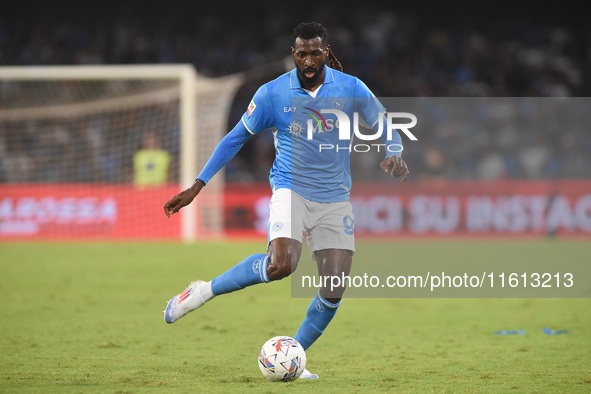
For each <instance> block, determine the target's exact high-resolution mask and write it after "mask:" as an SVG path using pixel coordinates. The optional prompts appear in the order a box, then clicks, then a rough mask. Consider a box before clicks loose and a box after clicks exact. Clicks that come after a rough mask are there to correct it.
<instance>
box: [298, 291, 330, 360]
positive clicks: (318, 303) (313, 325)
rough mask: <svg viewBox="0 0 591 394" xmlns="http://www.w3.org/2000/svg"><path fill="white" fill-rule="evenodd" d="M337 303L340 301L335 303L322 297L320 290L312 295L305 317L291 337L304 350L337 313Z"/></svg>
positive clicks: (314, 340)
mask: <svg viewBox="0 0 591 394" xmlns="http://www.w3.org/2000/svg"><path fill="white" fill-rule="evenodd" d="M339 305H341V302H340V301H339V302H338V303H336V304H333V303H332V302H328V301H326V300H325V299H324V298H322V296H321V295H320V292H319V293H318V294H317V295H316V297H314V299H313V300H312V302H311V303H310V306H309V307H308V311H307V312H306V318H305V319H304V321H303V322H302V324H301V325H300V328H298V332H297V333H296V334H295V336H294V337H293V338H294V339H295V340H297V341H298V342H299V343H300V344H301V345H302V346H303V348H304V350H307V349H308V348H309V347H310V346H312V344H313V343H314V342H316V340H317V339H318V338H319V337H320V335H322V332H323V331H324V329H325V328H326V326H328V323H330V321H331V320H332V318H333V317H334V315H335V314H336V313H337V309H338V308H339Z"/></svg>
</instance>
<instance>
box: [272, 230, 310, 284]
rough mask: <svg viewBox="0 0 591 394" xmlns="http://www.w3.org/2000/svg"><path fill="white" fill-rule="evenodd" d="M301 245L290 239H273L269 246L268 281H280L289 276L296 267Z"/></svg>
mask: <svg viewBox="0 0 591 394" xmlns="http://www.w3.org/2000/svg"><path fill="white" fill-rule="evenodd" d="M301 253H302V243H301V242H299V241H296V240H294V239H291V238H275V239H273V240H272V241H271V243H270V244H269V263H268V265H267V276H268V277H269V280H272V281H274V280H281V279H283V278H287V277H288V276H289V275H291V274H292V273H293V272H294V271H295V270H296V268H297V266H298V261H299V260H300V255H301Z"/></svg>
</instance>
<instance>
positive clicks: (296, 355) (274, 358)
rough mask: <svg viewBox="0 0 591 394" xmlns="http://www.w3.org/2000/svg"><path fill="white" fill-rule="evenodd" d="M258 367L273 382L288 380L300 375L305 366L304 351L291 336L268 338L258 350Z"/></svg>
mask: <svg viewBox="0 0 591 394" xmlns="http://www.w3.org/2000/svg"><path fill="white" fill-rule="evenodd" d="M259 368H260V369H261V372H262V373H263V376H264V377H266V378H267V379H269V380H272V381H273V382H279V381H283V382H289V381H290V380H294V379H297V378H299V377H300V375H301V374H302V372H304V369H305V368H306V352H305V351H304V348H303V347H302V345H300V343H299V342H298V341H296V340H295V339H293V338H291V337H286V336H278V337H273V338H271V339H269V340H268V341H267V342H265V344H264V345H263V347H262V348H261V351H260V352H259Z"/></svg>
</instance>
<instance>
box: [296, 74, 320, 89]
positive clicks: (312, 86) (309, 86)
mask: <svg viewBox="0 0 591 394" xmlns="http://www.w3.org/2000/svg"><path fill="white" fill-rule="evenodd" d="M298 78H299V76H298ZM323 83H324V69H322V71H321V72H320V74H319V75H318V78H316V82H314V83H313V84H308V83H305V82H304V81H302V79H301V78H300V85H302V88H304V89H306V90H309V91H310V92H313V91H315V90H316V89H318V88H319V87H320V86H322V84H323Z"/></svg>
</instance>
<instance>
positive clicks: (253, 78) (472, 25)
mask: <svg viewBox="0 0 591 394" xmlns="http://www.w3.org/2000/svg"><path fill="white" fill-rule="evenodd" d="M19 4H20V3H19ZM22 4H29V3H22ZM30 5H32V6H31V7H29V6H23V5H17V4H12V5H10V6H9V7H8V12H3V14H2V16H0V64H2V65H23V66H27V65H29V66H30V65H77V64H78V65H85V64H163V63H166V64H170V63H173V64H174V63H188V64H192V65H194V66H195V68H196V69H197V71H198V72H199V73H201V74H203V75H206V76H209V77H220V76H224V75H229V74H236V73H241V72H247V71H248V70H252V69H253V68H256V67H260V66H261V65H265V64H269V63H271V62H273V61H277V60H280V59H283V58H284V57H285V56H286V54H288V53H289V34H290V32H291V29H292V27H293V26H294V25H295V24H297V23H298V22H299V21H302V20H309V19H315V20H319V21H322V22H323V23H324V24H325V25H326V26H327V27H328V29H329V32H330V34H331V37H330V40H331V44H332V48H333V50H334V52H335V54H336V55H337V57H338V58H339V59H340V61H341V62H342V64H343V65H344V66H345V69H346V71H347V72H349V73H351V74H353V75H356V76H358V77H360V78H361V79H362V80H363V81H365V82H366V84H367V85H368V86H369V87H370V88H371V89H372V90H373V91H374V92H375V93H376V95H377V96H380V97H398V96H402V97H417V96H430V97H586V96H588V95H589V93H590V91H591V82H590V81H591V77H590V71H589V70H590V69H591V68H590V67H589V66H590V62H591V49H590V48H591V43H590V40H591V38H590V37H591V36H590V34H589V28H588V26H587V25H585V23H584V21H583V18H582V16H581V15H582V13H580V12H577V11H578V10H577V9H576V7H574V3H573V6H569V4H567V5H562V6H560V7H559V6H557V5H556V4H554V3H552V2H542V3H539V4H538V6H536V7H535V10H533V9H532V8H531V7H528V6H526V5H525V4H519V3H518V4H514V3H509V2H507V3H503V2H500V3H499V2H495V3H494V4H492V3H487V4H483V5H480V6H479V7H471V6H470V3H469V2H462V1H458V2H451V3H450V4H446V5H443V4H439V3H437V2H429V1H422V2H413V3H412V5H411V4H405V5H396V6H395V5H388V6H383V5H382V4H380V3H379V2H371V1H370V2H364V3H363V4H358V3H354V2H338V3H318V4H317V3H311V2H302V3H298V4H297V5H296V4H294V5H291V4H290V5H286V4H283V5H278V4H276V3H273V2H256V3H252V4H251V3H238V2H237V3H235V4H233V5H232V7H231V8H232V10H233V11H232V12H221V11H220V10H219V9H218V8H217V6H216V5H213V4H202V3H199V4H189V3H186V4H184V5H183V6H182V7H181V6H175V7H162V5H161V4H160V3H157V2H142V3H141V5H140V4H139V3H135V2H121V3H118V2H101V3H100V4H92V5H82V4H79V3H76V2H69V1H66V2H60V5H59V6H54V5H53V4H50V3H46V2H33V3H30ZM278 74H279V72H277V73H276V75H278ZM272 77H273V75H271V76H270V75H268V74H267V75H264V76H263V77H257V75H256V74H249V78H248V79H247V81H246V83H244V84H243V85H242V86H241V87H240V89H239V90H238V92H237V94H236V96H235V99H234V101H233V104H232V109H231V111H230V116H229V119H228V125H227V130H230V129H231V127H233V125H234V124H235V123H236V122H237V121H238V120H239V118H240V116H241V114H242V113H243V112H244V108H246V106H247V104H248V102H249V100H250V98H251V97H252V95H253V93H254V91H255V90H256V88H257V87H258V86H260V85H261V84H262V83H264V82H266V81H267V80H269V79H271V78H272ZM4 92H5V96H6V97H5V99H4V100H5V101H4V104H3V105H8V106H10V105H11V104H10V96H7V94H8V93H7V92H8V89H4ZM158 116H160V115H159V114H158V113H154V114H153V116H152V117H150V116H148V117H145V118H143V119H140V120H138V122H139V124H135V125H134V128H135V129H137V130H139V132H138V133H137V134H136V137H133V138H132V137H129V138H128V140H127V145H128V146H127V147H126V149H125V150H124V151H122V152H119V156H118V157H117V160H114V159H112V157H110V156H109V155H106V154H103V153H101V152H93V149H95V150H96V149H97V148H96V146H97V142H96V141H94V140H93V139H96V138H97V137H96V135H95V136H94V137H93V136H92V135H91V134H92V133H90V132H85V131H84V130H66V132H65V133H63V132H62V134H59V132H58V131H55V135H53V136H52V138H48V139H53V141H54V142H52V143H49V144H48V145H47V146H43V143H39V139H38V138H37V137H36V135H38V134H36V130H25V132H23V133H18V132H17V133H15V132H13V131H10V130H9V129H8V128H6V127H0V152H1V153H2V154H1V156H0V157H1V159H0V181H1V182H2V183H4V184H5V185H6V186H7V185H10V184H26V185H31V184H33V185H34V184H39V183H41V184H44V183H48V182H54V184H55V183H57V184H59V183H63V182H70V183H71V182H77V183H88V182H90V183H104V182H108V183H113V184H130V183H131V182H132V181H133V170H132V155H133V152H134V151H136V150H138V149H140V147H141V143H142V140H141V138H140V137H141V135H142V133H143V132H142V127H145V126H146V125H147V124H148V123H150V122H157V121H158ZM142 122H144V123H143V124H142ZM118 132H122V133H123V132H126V131H125V130H121V131H118ZM174 132H176V131H173V133H174ZM48 139H46V140H48ZM40 145H41V148H40ZM64 145H69V146H72V147H75V148H74V149H73V150H74V151H76V152H77V153H72V154H71V155H69V156H63V157H67V159H66V160H67V161H68V162H69V167H68V169H70V170H69V171H61V172H60V171H57V172H54V173H50V174H49V175H48V170H47V167H49V166H48V164H47V161H46V160H45V159H44V156H45V155H48V154H50V155H54V156H55V158H56V160H62V161H63V159H60V154H62V153H60V152H62V150H65V149H66V148H65V147H64ZM164 145H165V146H164V148H165V149H167V150H168V151H169V152H170V153H171V154H172V157H173V160H172V162H173V164H172V173H171V177H170V182H171V183H175V181H176V180H178V176H179V175H178V165H177V164H176V163H177V162H178V155H179V150H180V148H179V144H178V139H177V140H175V139H170V140H167V141H164ZM405 148H406V150H405V153H404V158H405V160H406V161H407V163H408V165H409V167H410V168H411V172H412V176H411V178H410V180H409V184H410V186H408V187H407V189H397V192H398V193H402V194H403V195H404V194H405V193H407V194H409V195H410V194H413V193H414V194H417V193H418V194H421V193H427V194H430V193H431V192H430V191H429V190H431V189H430V187H429V184H431V183H432V182H433V181H434V180H435V181H445V180H469V181H476V182H475V183H473V184H470V183H468V184H464V188H465V189H473V190H476V191H479V190H481V189H483V191H482V192H481V193H483V194H486V193H487V190H490V189H491V188H490V185H491V183H489V182H495V181H496V182H501V183H502V186H501V189H505V190H511V188H512V186H511V185H517V184H519V183H520V182H519V181H515V180H527V181H528V182H529V181H532V180H534V181H537V182H532V183H529V184H530V185H531V187H530V188H529V189H528V188H527V187H525V190H523V193H524V194H521V195H524V196H529V195H531V194H536V193H537V194H539V193H544V194H546V195H548V196H550V197H549V198H553V197H552V196H553V194H556V193H559V192H557V186H556V182H547V180H553V181H556V180H560V179H571V180H572V179H588V178H589V171H588V168H589V166H590V164H591V155H590V154H589V151H590V149H591V133H589V132H588V130H586V129H584V128H582V127H569V128H566V129H560V130H559V129H557V128H548V129H544V130H541V129H539V130H527V131H523V130H519V128H518V127H505V128H504V129H503V130H502V132H499V130H496V129H494V128H482V129H480V130H477V131H476V132H473V133H472V134H465V133H462V132H460V131H459V130H445V129H442V128H438V127H432V128H428V129H426V132H425V131H422V134H421V136H420V142H419V143H416V144H411V143H408V144H405ZM48 151H49V152H48ZM273 158H274V148H273V142H272V137H271V135H270V133H269V132H264V133H261V134H260V135H257V136H256V137H254V138H252V139H251V140H250V141H248V142H247V144H246V145H245V146H244V147H243V149H242V150H241V151H240V152H239V154H238V155H237V156H236V157H235V158H234V159H233V160H232V161H231V162H230V163H229V164H228V165H227V166H226V168H225V176H226V178H225V179H226V182H227V185H226V197H227V198H226V206H225V209H224V214H225V218H224V225H225V228H226V230H227V233H228V234H232V233H234V234H242V233H245V232H246V233H249V232H250V233H252V231H253V229H255V230H256V228H257V226H258V230H259V233H264V230H265V229H264V227H265V226H264V225H262V224H261V223H264V216H261V214H260V211H264V209H261V208H260V207H262V206H264V205H265V204H264V202H265V201H266V200H265V198H268V197H267V196H268V194H269V190H268V187H267V186H266V184H267V180H268V172H269V168H270V166H271V164H272V161H273ZM362 159H363V157H362V156H361V155H353V158H352V162H353V166H352V167H353V175H354V176H357V178H356V179H363V180H364V181H368V180H369V181H383V180H385V179H386V178H385V176H384V175H383V174H381V173H380V172H379V171H377V170H376V171H371V170H369V169H368V163H367V160H365V161H363V160H362ZM376 160H377V159H376ZM71 169H76V170H74V171H72V170H71ZM360 169H363V171H361V170H360ZM376 169H377V167H376ZM197 172H198V169H196V170H195V173H197ZM483 180H484V181H486V182H484V183H482V182H479V181H483ZM505 180H509V181H508V182H505V183H503V181H505ZM511 181H513V182H514V183H513V184H511ZM581 182H582V183H579V184H577V183H576V182H575V183H574V185H578V186H571V187H570V188H568V187H567V189H566V191H565V193H566V194H565V196H566V197H565V198H567V199H568V200H569V201H570V204H571V205H570V209H571V210H572V211H573V212H575V211H576V212H579V213H580V212H582V215H583V216H584V217H583V218H581V219H580V220H579V219H577V218H576V217H575V218H574V219H573V218H572V217H571V218H570V219H569V218H567V219H564V220H562V219H559V220H558V221H559V222H564V221H566V222H568V221H569V220H571V219H572V220H571V221H574V222H575V224H574V225H572V226H570V225H568V223H567V225H566V226H562V227H565V228H563V230H566V232H567V233H569V232H574V233H581V232H583V233H588V227H589V226H588V221H589V220H588V219H589V214H588V212H587V211H588V208H586V205H585V206H583V207H579V209H578V211H577V201H578V200H579V199H580V198H581V197H583V196H584V194H581V192H579V190H580V189H585V188H586V186H587V185H588V184H587V183H585V182H584V181H581ZM487 184H488V185H489V186H486V185H487ZM523 184H524V183H523V182H522V183H521V185H522V188H523ZM525 184H528V183H527V182H526V183H525ZM450 185H452V186H450V187H449V188H448V189H443V190H442V193H440V194H441V195H442V196H443V197H442V198H444V199H445V198H446V196H447V195H449V194H450V193H452V194H453V192H454V191H455V190H458V189H457V188H456V187H455V186H453V184H450ZM425 187H427V189H425ZM573 187H574V189H573ZM460 189H461V188H460ZM558 189H560V191H562V189H561V187H558ZM3 190H6V188H5V189H3ZM13 190H14V189H13ZM171 190H174V189H171ZM405 190H406V192H405ZM167 192H168V191H167ZM4 193H6V192H4ZM23 193H24V194H25V195H26V194H27V193H31V191H30V190H28V189H25V190H24V191H23V192H22V193H21V194H23ZM164 196H166V192H163V193H161V194H160V195H159V196H158V198H164ZM444 202H445V201H444ZM15 204H17V203H15ZM15 206H16V205H15ZM405 209H406V210H407V208H405ZM15 210H17V208H15V207H14V206H13V207H12V210H11V209H8V210H7V209H5V210H4V212H5V213H4V216H5V219H6V216H10V215H13V216H14V214H15V213H14V211H15ZM7 211H10V212H9V213H6V212H7ZM442 212H443V211H442ZM576 212H575V213H573V214H571V215H570V216H573V215H575V216H576V215H579V216H580V214H579V213H576ZM571 213H572V212H571ZM532 220H533V219H532ZM578 222H580V225H579V224H576V223H578ZM257 223H258V225H257ZM406 227H408V226H406V225H405V224H404V225H403V228H402V229H400V228H398V229H395V231H394V233H396V232H400V231H402V232H404V231H406ZM460 227H461V226H460ZM530 227H531V228H529V230H528V231H529V232H533V233H547V232H554V230H555V229H550V231H548V228H544V229H542V228H541V227H540V226H538V227H535V226H534V225H533V224H532V225H531V226H530ZM534 227H535V228H534ZM459 230H460V232H461V230H462V229H461V228H459ZM571 230H572V231H571ZM87 232H88V229H87ZM504 232H506V231H503V229H501V230H500V231H496V233H504ZM516 232H520V231H516ZM421 233H422V232H421ZM120 234H121V233H120V232H119V233H111V235H114V236H117V235H120ZM143 236H146V234H143ZM148 236H149V235H148Z"/></svg>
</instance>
